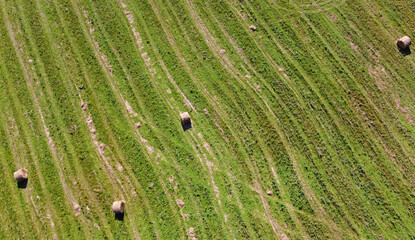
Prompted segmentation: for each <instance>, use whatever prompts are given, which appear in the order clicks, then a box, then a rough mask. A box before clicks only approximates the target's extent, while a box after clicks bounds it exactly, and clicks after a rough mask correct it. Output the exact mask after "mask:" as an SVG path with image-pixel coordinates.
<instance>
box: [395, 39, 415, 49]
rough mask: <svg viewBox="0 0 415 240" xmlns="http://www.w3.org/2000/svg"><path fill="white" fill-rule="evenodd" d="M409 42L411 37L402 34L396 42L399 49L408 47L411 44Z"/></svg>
mask: <svg viewBox="0 0 415 240" xmlns="http://www.w3.org/2000/svg"><path fill="white" fill-rule="evenodd" d="M411 43H412V41H411V38H409V37H408V36H404V37H402V38H400V39H399V40H398V42H397V43H396V44H397V45H398V47H399V48H400V49H406V48H408V47H409V45H411Z"/></svg>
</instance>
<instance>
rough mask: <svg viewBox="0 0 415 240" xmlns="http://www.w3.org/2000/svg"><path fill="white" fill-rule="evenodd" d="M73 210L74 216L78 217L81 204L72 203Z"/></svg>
mask: <svg viewBox="0 0 415 240" xmlns="http://www.w3.org/2000/svg"><path fill="white" fill-rule="evenodd" d="M73 210H74V212H75V216H77V217H78V216H79V215H81V212H82V209H81V206H80V205H79V204H77V203H74V205H73Z"/></svg>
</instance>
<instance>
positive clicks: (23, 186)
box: [17, 179, 29, 189]
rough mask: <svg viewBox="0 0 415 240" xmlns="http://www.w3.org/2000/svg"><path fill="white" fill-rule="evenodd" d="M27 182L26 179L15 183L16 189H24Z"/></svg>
mask: <svg viewBox="0 0 415 240" xmlns="http://www.w3.org/2000/svg"><path fill="white" fill-rule="evenodd" d="M28 182H29V180H28V179H25V180H22V181H20V182H17V187H18V188H21V189H25V188H26V187H27V183H28Z"/></svg>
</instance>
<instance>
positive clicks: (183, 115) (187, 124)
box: [180, 112, 192, 129]
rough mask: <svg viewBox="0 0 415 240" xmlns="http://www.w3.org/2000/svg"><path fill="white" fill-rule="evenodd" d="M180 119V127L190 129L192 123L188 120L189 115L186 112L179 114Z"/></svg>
mask: <svg viewBox="0 0 415 240" xmlns="http://www.w3.org/2000/svg"><path fill="white" fill-rule="evenodd" d="M180 118H181V120H182V126H183V128H184V129H189V128H191V127H192V121H191V120H190V115H189V113H188V112H184V113H181V114H180Z"/></svg>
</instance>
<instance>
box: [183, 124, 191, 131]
mask: <svg viewBox="0 0 415 240" xmlns="http://www.w3.org/2000/svg"><path fill="white" fill-rule="evenodd" d="M182 127H183V131H187V130H188V129H191V128H192V124H191V123H190V124H182Z"/></svg>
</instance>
